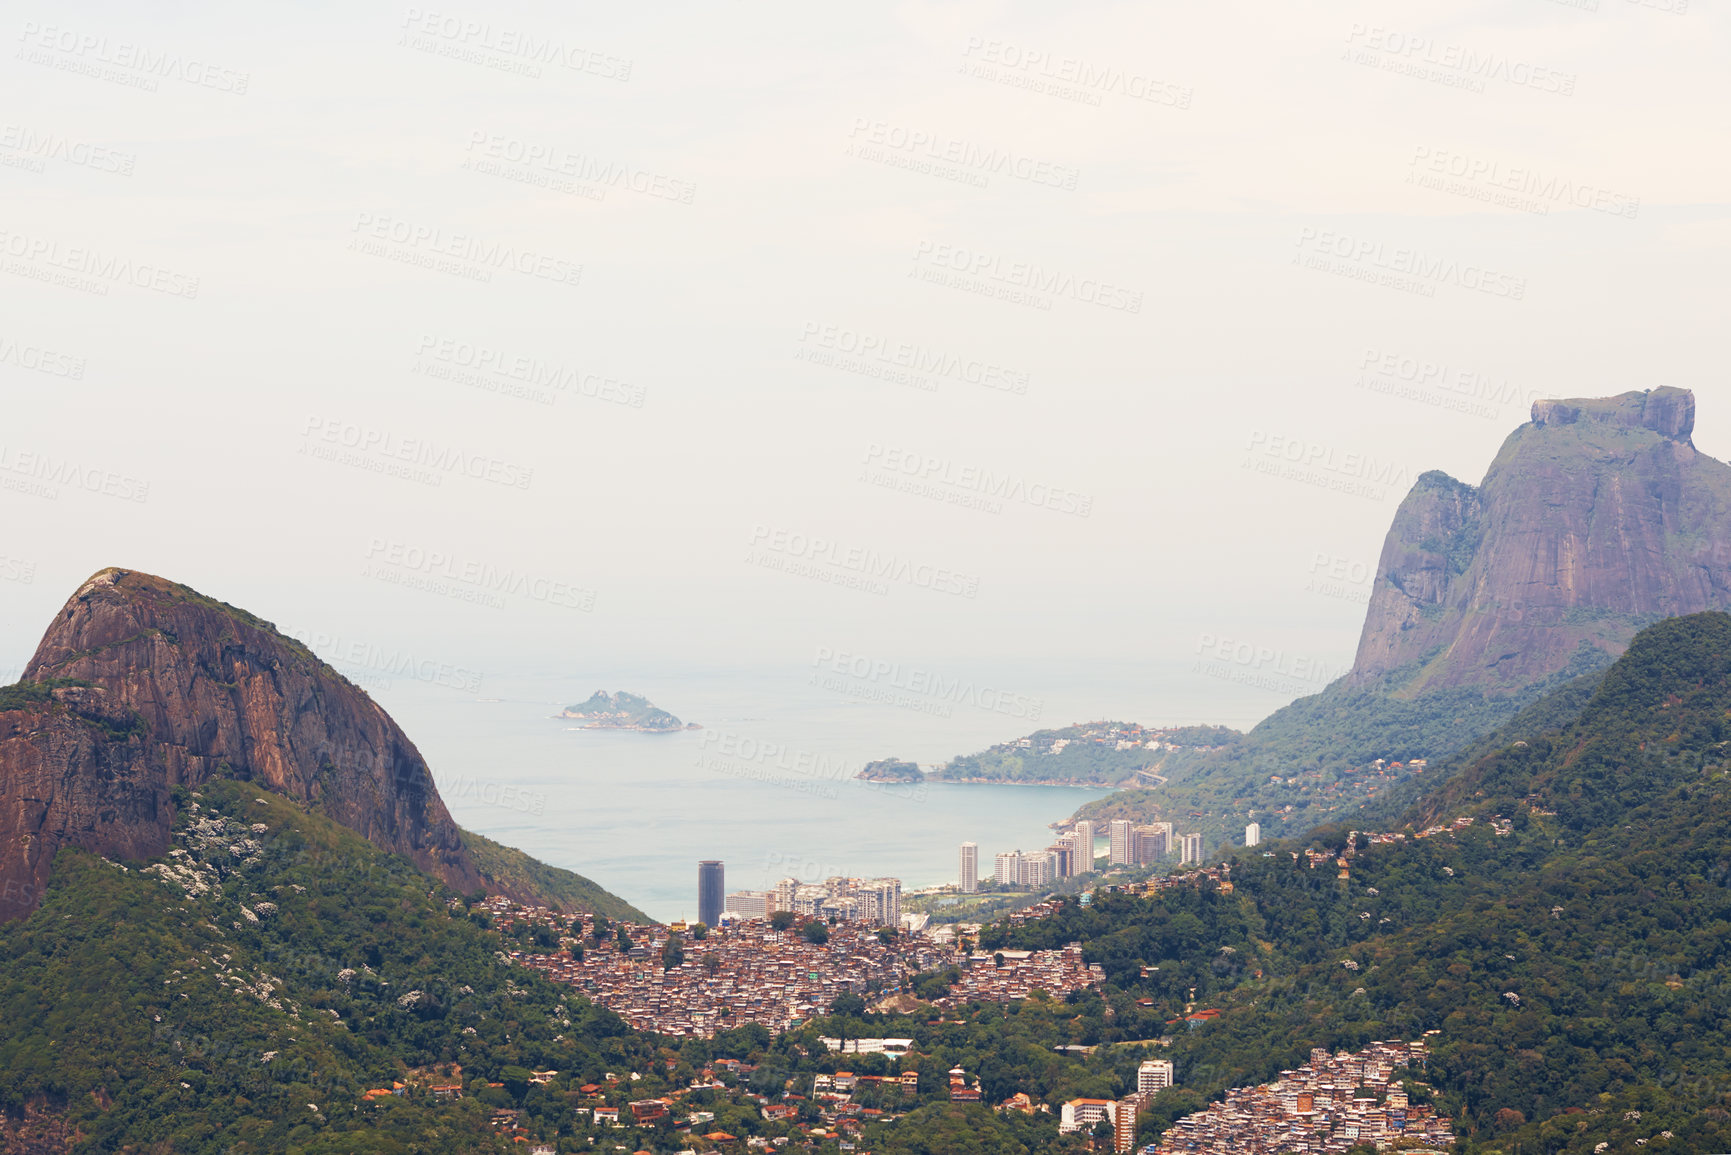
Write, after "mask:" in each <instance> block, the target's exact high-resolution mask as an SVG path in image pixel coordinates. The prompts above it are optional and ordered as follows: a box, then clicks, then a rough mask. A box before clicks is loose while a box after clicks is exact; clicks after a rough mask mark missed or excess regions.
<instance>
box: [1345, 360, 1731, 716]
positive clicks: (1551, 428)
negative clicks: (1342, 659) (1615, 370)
mask: <svg viewBox="0 0 1731 1155" xmlns="http://www.w3.org/2000/svg"><path fill="white" fill-rule="evenodd" d="M1694 424H1695V398H1694V395H1693V394H1692V393H1690V392H1689V391H1688V390H1684V389H1655V390H1653V391H1651V392H1635V393H1624V394H1622V395H1620V396H1617V397H1610V398H1602V399H1595V400H1570V401H1539V402H1537V403H1535V404H1534V405H1533V414H1532V421H1531V422H1530V423H1528V424H1526V425H1523V426H1522V427H1520V428H1519V429H1517V430H1515V431H1514V433H1512V434H1511V435H1510V436H1509V438H1508V440H1507V441H1506V442H1504V444H1503V447H1502V450H1501V451H1500V452H1499V453H1498V454H1497V457H1496V460H1495V461H1493V462H1492V463H1491V467H1490V470H1489V471H1488V472H1487V473H1486V475H1485V478H1484V481H1483V482H1482V483H1481V484H1480V485H1479V486H1478V487H1476V488H1475V487H1473V486H1470V485H1466V484H1464V483H1462V482H1459V481H1456V480H1454V479H1453V478H1450V477H1448V476H1447V475H1445V474H1442V473H1427V474H1425V475H1423V476H1422V477H1420V478H1419V479H1418V482H1417V483H1416V484H1415V485H1414V486H1413V489H1412V492H1411V493H1409V494H1408V495H1407V497H1406V500H1405V501H1403V502H1402V503H1401V507H1400V510H1399V511H1398V512H1397V513H1396V514H1395V519H1394V524H1393V525H1392V526H1391V527H1390V529H1389V532H1388V537H1387V539H1386V541H1385V542H1384V544H1383V550H1382V557H1381V559H1380V561H1379V563H1378V571H1377V572H1378V581H1377V587H1376V590H1375V592H1374V593H1373V594H1372V596H1371V601H1370V607H1369V612H1368V613H1367V614H1366V617H1365V624H1364V632H1363V634H1362V635H1361V636H1360V639H1359V646H1358V656H1357V659H1356V661H1355V662H1354V666H1353V672H1352V675H1351V679H1350V680H1351V683H1352V684H1354V685H1358V686H1373V685H1379V686H1385V687H1388V688H1390V689H1394V690H1396V691H1397V692H1400V693H1403V694H1412V693H1418V692H1422V691H1424V690H1428V689H1437V688H1444V687H1460V686H1474V687H1482V688H1484V689H1487V690H1492V691H1512V690H1517V689H1520V688H1523V687H1526V686H1530V685H1532V684H1534V683H1536V682H1541V681H1543V680H1545V679H1546V678H1548V677H1550V676H1552V675H1554V674H1556V673H1558V672H1559V671H1562V670H1564V669H1566V668H1568V667H1570V664H1571V662H1575V663H1577V664H1580V663H1586V662H1591V663H1595V664H1602V663H1603V662H1604V661H1607V660H1609V658H1610V657H1611V656H1614V655H1617V654H1621V653H1622V652H1623V650H1624V648H1626V647H1627V645H1628V642H1629V639H1630V638H1632V637H1633V636H1634V634H1635V631H1636V630H1637V629H1638V628H1639V627H1640V626H1641V625H1643V624H1645V623H1647V622H1651V621H1653V620H1655V619H1657V618H1661V617H1669V616H1672V615H1676V614H1688V613H1696V612H1698V611H1701V610H1712V609H1726V608H1731V467H1728V466H1726V465H1725V464H1724V463H1722V462H1719V461H1716V460H1714V459H1713V458H1711V457H1707V456H1705V455H1704V454H1702V453H1700V452H1698V451H1697V450H1696V449H1695V446H1694V444H1693V442H1692V441H1691V440H1690V434H1691V433H1692V431H1693V429H1694Z"/></svg>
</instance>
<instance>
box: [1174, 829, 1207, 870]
mask: <svg viewBox="0 0 1731 1155" xmlns="http://www.w3.org/2000/svg"><path fill="white" fill-rule="evenodd" d="M1178 848H1179V850H1178V865H1179V866H1191V865H1195V866H1200V865H1202V835H1201V834H1186V835H1183V836H1182V837H1180V838H1179V839H1178Z"/></svg>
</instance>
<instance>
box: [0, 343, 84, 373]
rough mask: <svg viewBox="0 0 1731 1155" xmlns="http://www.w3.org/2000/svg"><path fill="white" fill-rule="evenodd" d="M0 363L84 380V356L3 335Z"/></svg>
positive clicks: (0, 345)
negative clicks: (29, 343) (61, 351)
mask: <svg viewBox="0 0 1731 1155" xmlns="http://www.w3.org/2000/svg"><path fill="white" fill-rule="evenodd" d="M0 365H16V366H17V367H18V368H20V369H29V370H31V371H32V372H35V373H46V374H48V375H49V376H50V377H68V378H70V379H72V380H74V381H82V380H84V358H82V357H74V356H73V355H72V354H70V353H59V352H56V351H55V350H53V349H46V348H43V347H42V346H41V345H28V344H25V343H23V342H21V341H16V340H13V339H11V338H9V337H3V336H0Z"/></svg>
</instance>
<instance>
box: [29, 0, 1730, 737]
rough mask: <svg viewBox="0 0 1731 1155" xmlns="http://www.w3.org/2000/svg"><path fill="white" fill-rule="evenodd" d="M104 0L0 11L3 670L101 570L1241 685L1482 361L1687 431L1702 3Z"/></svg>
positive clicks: (1700, 289)
mask: <svg viewBox="0 0 1731 1155" xmlns="http://www.w3.org/2000/svg"><path fill="white" fill-rule="evenodd" d="M151 7H152V8H155V9H157V11H155V12H153V13H150V14H149V15H148V16H146V15H145V14H144V13H142V12H140V11H136V10H134V6H121V5H102V4H88V3H60V4H54V5H46V4H43V5H37V6H35V7H29V6H26V7H23V8H18V9H14V10H13V15H12V16H11V17H9V19H10V20H11V23H10V25H9V26H8V27H9V31H10V35H11V37H12V40H11V45H12V51H11V52H10V53H9V55H8V57H7V59H6V62H5V64H4V67H3V72H0V75H3V77H4V81H3V84H4V95H3V99H0V109H3V111H0V189H3V190H4V206H5V208H4V216H3V218H0V257H3V260H4V263H3V266H0V272H3V273H4V274H5V275H4V276H0V294H3V295H4V296H3V302H4V304H3V308H0V399H3V402H4V409H3V410H0V412H3V413H4V420H3V422H0V516H3V518H4V522H3V524H4V527H5V540H4V543H3V546H0V548H3V550H4V557H3V559H0V607H3V608H4V613H3V614H0V667H4V668H5V670H4V672H5V673H8V674H11V673H13V672H14V671H15V668H16V666H17V665H19V664H21V663H22V662H23V661H24V660H25V659H26V658H27V656H28V654H29V652H30V650H31V648H32V647H33V646H34V644H35V642H36V640H37V638H38V637H39V636H40V634H41V631H42V629H43V628H44V625H45V624H46V621H47V619H48V617H49V616H50V615H51V614H52V613H53V611H54V609H55V608H56V607H58V606H59V604H60V603H61V602H62V601H63V600H64V599H65V597H66V596H67V595H68V594H69V593H70V592H71V591H72V589H73V588H75V586H76V583H77V582H78V581H79V580H81V579H82V578H84V577H85V576H86V575H88V574H89V573H90V572H92V571H94V570H96V569H98V568H100V567H102V566H105V565H123V566H127V567H132V568H138V569H145V570H149V571H153V572H156V573H160V574H163V575H166V576H169V577H173V578H175V579H178V580H181V581H185V582H187V583H189V584H191V585H194V586H196V587H198V588H199V589H201V590H204V591H205V592H208V593H210V594H212V595H215V596H217V597H219V598H222V599H224V600H227V601H230V602H233V603H236V604H239V605H244V606H246V607H248V608H250V609H252V610H254V611H255V612H257V613H259V614H261V615H262V616H265V617H267V618H270V619H272V620H274V621H276V622H278V623H279V624H281V625H283V626H285V627H288V628H291V629H294V630H297V631H300V632H302V633H307V634H314V635H319V636H321V637H323V638H325V639H332V640H333V641H330V642H329V643H328V644H327V648H330V647H334V646H342V645H347V646H351V647H354V646H359V647H364V649H365V652H366V653H368V654H371V655H379V654H387V655H389V654H405V653H406V654H413V655H415V656H416V657H417V659H423V658H424V659H430V660H434V661H437V662H440V663H443V664H445V665H447V666H452V667H461V668H463V669H483V668H484V669H488V670H500V671H504V670H510V671H535V670H557V671H562V672H566V673H576V674H579V675H581V674H587V673H590V672H593V673H594V674H595V677H596V682H597V684H607V685H623V686H626V687H627V688H632V687H633V686H634V682H633V679H636V680H637V681H638V682H642V681H643V680H645V679H652V677H653V675H654V674H655V672H656V671H662V672H674V673H678V674H680V675H689V674H693V673H697V674H701V673H703V672H704V671H713V672H714V673H715V674H716V676H718V677H719V676H722V675H724V674H726V673H727V672H728V671H730V670H747V671H771V672H776V671H785V672H798V671H801V670H807V669H810V668H811V667H812V666H813V663H814V661H816V660H817V658H818V656H819V655H820V654H848V655H863V656H865V657H868V658H869V659H870V660H871V661H873V662H883V663H886V664H888V663H903V664H904V665H905V666H909V667H911V666H918V667H919V668H921V669H927V670H938V671H948V672H950V673H951V674H952V675H963V674H966V675H970V676H987V677H992V676H995V677H1000V678H1004V679H1009V680H1015V679H1020V680H1021V683H1023V684H1038V685H1040V686H1042V687H1045V686H1050V685H1053V684H1071V685H1075V686H1084V687H1089V689H1088V690H1087V691H1086V692H1085V693H1084V692H1082V691H1078V696H1077V698H1076V700H1075V701H1073V702H1072V701H1069V700H1066V701H1065V705H1066V706H1067V707H1068V708H1070V709H1073V710H1075V711H1077V712H1087V707H1086V706H1085V705H1084V704H1083V700H1084V699H1086V700H1087V701H1088V702H1092V701H1095V700H1098V701H1099V702H1100V709H1099V712H1101V713H1107V712H1113V713H1132V714H1134V716H1136V717H1138V718H1140V719H1142V720H1145V721H1187V720H1200V719H1203V718H1214V719H1220V720H1225V721H1233V722H1237V723H1240V724H1242V723H1245V722H1249V721H1252V720H1254V719H1255V718H1256V717H1257V716H1259V715H1260V714H1262V713H1265V712H1266V711H1267V710H1269V709H1271V708H1273V707H1274V706H1276V705H1278V704H1280V703H1281V702H1282V701H1284V700H1286V699H1288V698H1290V697H1292V696H1293V694H1294V693H1297V692H1299V691H1300V690H1302V689H1305V688H1307V681H1308V682H1314V681H1315V680H1316V678H1317V677H1318V676H1319V675H1318V673H1317V671H1323V672H1328V671H1338V670H1339V669H1341V668H1343V667H1344V666H1345V665H1346V664H1347V663H1348V662H1349V661H1350V657H1351V653H1352V649H1353V647H1354V644H1355V641H1356V637H1357V632H1358V628H1359V625H1360V624H1361V621H1362V615H1363V602H1364V599H1365V598H1366V596H1367V595H1368V590H1369V584H1368V579H1369V575H1370V570H1371V567H1372V564H1373V563H1374V561H1375V558H1376V555H1377V552H1378V549H1379V547H1380V544H1381V540H1382V536H1383V533H1384V531H1385V529H1386V528H1387V525H1388V522H1389V519H1390V517H1391V516H1392V514H1393V512H1394V509H1395V507H1396V505H1397V504H1398V502H1399V500H1400V497H1401V496H1402V494H1403V493H1404V492H1405V490H1406V488H1407V487H1408V486H1409V485H1410V483H1411V481H1412V479H1413V478H1414V477H1415V476H1416V475H1417V474H1418V473H1420V472H1422V471H1424V470H1426V469H1432V468H1439V469H1444V470H1447V471H1448V472H1450V473H1451V474H1454V475H1455V476H1457V477H1460V478H1463V479H1467V480H1470V481H1475V482H1476V481H1477V480H1479V478H1480V477H1481V476H1482V475H1483V472H1484V469H1485V467H1486V465H1487V464H1488V462H1489V461H1490V459H1491V457H1492V455H1493V454H1494V452H1495V450H1496V448H1497V446H1498V445H1499V444H1500V443H1501V441H1502V439H1503V438H1504V437H1505V436H1506V435H1507V433H1508V432H1509V430H1511V429H1512V428H1513V427H1514V426H1516V425H1517V424H1519V423H1520V422H1522V421H1524V420H1526V415H1527V408H1528V404H1529V403H1530V400H1531V399H1532V398H1533V397H1535V396H1593V395H1603V394H1609V393H1615V392H1620V391H1623V390H1626V389H1633V388H1649V387H1654V386H1659V385H1677V386H1685V387H1688V388H1692V389H1694V390H1695V391H1696V394H1697V399H1698V407H1699V423H1698V428H1697V431H1696V442H1697V444H1698V445H1699V446H1700V447H1701V448H1702V449H1703V450H1705V451H1707V452H1709V453H1713V454H1714V455H1715V456H1719V457H1722V458H1723V457H1726V456H1731V396H1728V390H1727V389H1726V387H1725V384H1724V380H1723V372H1724V370H1723V365H1724V361H1725V353H1724V348H1723V345H1724V342H1723V332H1724V326H1725V317H1726V312H1727V310H1726V305H1727V301H1726V293H1725V288H1724V286H1725V284H1726V279H1725V273H1726V264H1727V252H1728V247H1731V217H1728V214H1727V210H1726V200H1725V198H1726V189H1727V187H1728V175H1731V174H1728V167H1731V166H1728V164H1727V160H1726V156H1725V151H1724V149H1723V148H1721V147H1719V145H1720V144H1721V142H1722V141H1723V140H1724V139H1725V135H1726V127H1727V126H1726V116H1727V111H1728V110H1731V72H1728V71H1727V70H1726V68H1725V67H1724V62H1725V60H1726V59H1727V50H1728V49H1731V36H1728V34H1727V33H1728V20H1727V17H1726V16H1725V15H1724V13H1723V11H1722V9H1721V8H1720V6H1717V5H1706V4H1701V3H1699V0H1693V2H1688V3H1685V0H1641V2H1636V0H1579V2H1578V3H1563V2H1560V0H1507V2H1502V3H1477V4H1474V3H1456V4H1431V3H1415V4H1410V5H1401V6H1398V8H1397V9H1395V10H1392V11H1391V9H1390V7H1389V6H1388V5H1381V4H1371V3H1368V2H1367V3H1304V2H1302V0H1301V2H1297V3H1283V4H1257V5H1250V4H1243V3H1234V2H1231V0H1227V2H1221V0H1212V2H1209V3H1201V2H1189V3H1140V4H1125V5H1106V4H1094V5H1064V6H1061V7H1062V9H1063V11H1061V12H1058V11H1055V9H1056V8H1058V7H1059V6H1053V5H1033V4H1022V5H1018V4H991V3H957V4H902V5H894V6H863V8H865V9H874V10H870V11H867V10H861V11H856V12H847V13H839V12H817V11H814V10H813V8H812V6H810V5H806V4H765V3H757V2H739V3H723V4H707V5H625V4H616V5H610V6H605V7H603V6H594V5H589V6H581V7H580V8H577V9H573V8H572V7H571V6H568V5H536V4H500V5H492V6H487V5H482V4H466V5H457V6H453V7H449V8H447V7H444V6H439V7H431V6H419V7H410V6H407V5H402V4H389V5H367V4H354V3H344V4H340V5H338V4H326V5H323V6H319V7H316V8H315V7H313V6H289V5H269V6H264V7H260V6H256V5H239V6H236V5H202V6H201V5H191V4H173V5H153V6H151ZM1680 9H1681V10H1680ZM1331 575H1332V582H1330V581H1329V580H1324V581H1322V582H1321V584H1320V585H1319V584H1318V582H1317V580H1316V579H1330V578H1331ZM862 587H863V588H862ZM1205 639H1216V640H1218V639H1224V640H1229V641H1231V642H1232V643H1234V644H1235V646H1237V647H1239V648H1238V652H1239V653H1241V654H1242V653H1247V652H1249V651H1248V650H1246V649H1244V647H1246V646H1248V647H1254V648H1255V649H1256V650H1257V651H1260V652H1262V653H1264V654H1267V655H1270V656H1269V657H1268V658H1265V659H1262V660H1256V659H1252V660H1251V661H1250V662H1249V663H1239V666H1240V669H1239V673H1242V674H1243V676H1242V677H1238V676H1229V677H1219V676H1210V675H1204V674H1199V673H1196V672H1195V671H1194V670H1193V666H1194V663H1195V662H1196V659H1197V649H1198V646H1199V644H1201V643H1203V642H1204V640H1205ZM368 660H371V659H368ZM836 660H840V659H836ZM1270 672H1272V673H1274V674H1275V675H1276V678H1275V680H1274V681H1269V680H1267V679H1262V678H1261V675H1263V674H1265V673H1270ZM1280 679H1284V681H1282V680H1280ZM1102 687H1103V688H1102ZM1308 688H1316V686H1314V685H1310V686H1309V687H1308ZM1090 695H1093V696H1092V697H1090ZM668 704H669V705H670V706H672V707H673V708H675V709H677V703H668ZM1018 728H1019V727H1016V726H1010V727H1009V730H1010V731H1011V732H1014V731H1015V730H1017V729H1018Z"/></svg>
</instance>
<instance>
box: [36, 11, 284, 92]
mask: <svg viewBox="0 0 1731 1155" xmlns="http://www.w3.org/2000/svg"><path fill="white" fill-rule="evenodd" d="M18 39H19V40H21V41H23V43H24V46H25V48H26V49H27V50H29V49H36V50H40V51H42V52H45V53H59V54H60V56H61V57H62V58H63V59H64V60H66V61H68V62H69V63H70V64H71V65H72V67H70V68H65V65H61V64H59V63H57V62H54V61H53V58H52V57H51V56H50V57H49V59H48V60H47V61H43V60H32V63H48V64H50V65H51V66H53V67H62V68H65V70H66V71H71V72H80V73H84V74H86V75H99V73H100V70H101V68H102V66H108V67H109V68H112V69H122V70H124V71H127V72H132V73H136V74H137V80H138V83H135V84H133V85H132V87H136V88H142V89H144V90H145V91H148V92H155V91H156V82H157V81H158V80H178V81H180V82H182V83H183V84H190V85H193V86H194V87H197V88H210V89H214V90H215V91H217V92H228V93H232V94H234V95H235V96H245V95H246V88H247V85H248V84H249V83H251V81H252V73H250V72H241V71H239V70H237V69H233V68H223V67H221V66H219V65H215V64H210V63H207V62H205V61H202V60H194V59H191V58H189V57H185V56H182V55H181V54H180V53H178V52H161V51H157V50H156V49H152V48H145V47H143V46H142V45H138V44H132V43H129V42H127V41H125V40H112V41H111V40H110V39H109V38H108V37H106V36H96V35H92V34H91V33H88V32H79V31H76V30H74V29H71V28H61V27H59V26H57V25H53V24H38V23H36V22H35V21H34V20H26V21H25V22H24V30H23V31H22V32H20V33H19V34H18ZM102 78H103V79H111V78H112V77H109V76H103V77H102Z"/></svg>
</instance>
